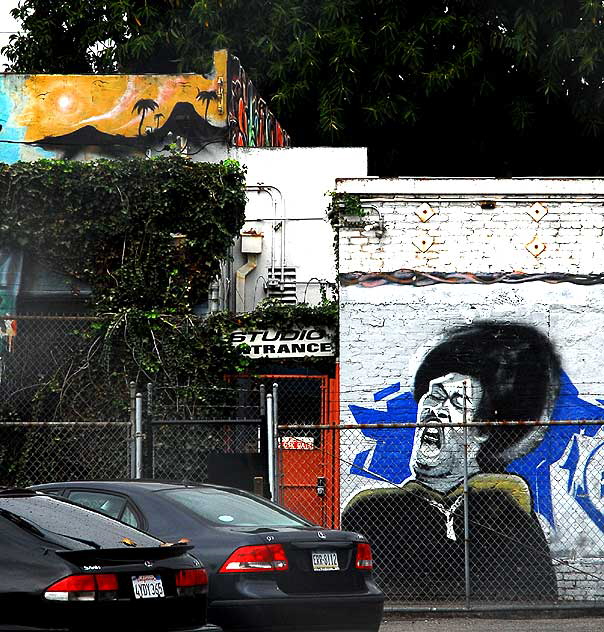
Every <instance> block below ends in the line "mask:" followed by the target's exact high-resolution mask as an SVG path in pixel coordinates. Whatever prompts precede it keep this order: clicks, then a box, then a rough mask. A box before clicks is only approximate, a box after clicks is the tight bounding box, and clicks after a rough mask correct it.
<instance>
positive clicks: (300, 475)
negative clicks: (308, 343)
mask: <svg viewBox="0 0 604 632" xmlns="http://www.w3.org/2000/svg"><path fill="white" fill-rule="evenodd" d="M263 380H266V381H267V382H268V383H270V384H272V385H274V386H273V392H274V393H275V394H276V397H275V401H276V406H275V437H276V439H275V442H274V443H275V447H276V455H277V456H276V463H277V465H276V480H277V490H278V491H277V501H278V502H279V503H280V504H282V505H283V506H285V507H287V508H289V509H292V510H293V511H295V512H296V513H299V514H300V515H302V516H304V517H305V518H307V519H308V520H310V521H311V522H313V523H315V524H318V525H321V526H324V527H332V528H337V527H338V526H339V515H340V492H339V480H340V475H339V458H338V455H339V433H338V431H337V430H333V429H326V428H325V427H326V426H328V425H329V424H332V423H333V422H334V421H336V422H337V419H338V410H339V409H338V406H339V403H338V398H339V396H338V387H337V385H338V382H337V378H336V377H333V378H332V377H328V376H326V375H270V376H263ZM304 424H307V425H310V426H314V427H312V428H306V429H296V430H293V429H291V430H290V428H289V426H290V425H304Z"/></svg>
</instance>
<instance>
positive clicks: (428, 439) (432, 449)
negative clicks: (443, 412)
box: [419, 428, 443, 458]
mask: <svg viewBox="0 0 604 632" xmlns="http://www.w3.org/2000/svg"><path fill="white" fill-rule="evenodd" d="M441 435H442V430H440V429H439V428H423V429H422V430H421V433H420V435H419V450H420V451H421V452H422V454H423V455H425V456H426V457H428V458H434V457H436V456H437V455H438V454H439V452H440V449H441V447H442V444H443V442H442V438H441Z"/></svg>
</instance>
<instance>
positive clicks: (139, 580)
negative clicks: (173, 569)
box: [132, 575, 165, 599]
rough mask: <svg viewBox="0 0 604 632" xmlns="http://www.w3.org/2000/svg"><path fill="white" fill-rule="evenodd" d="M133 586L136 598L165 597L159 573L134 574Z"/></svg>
mask: <svg viewBox="0 0 604 632" xmlns="http://www.w3.org/2000/svg"><path fill="white" fill-rule="evenodd" d="M132 587H133V588H134V597H135V598H136V599H154V598H157V597H164V596H165V595H164V585H163V584H162V581H161V577H160V576H159V575H133V576H132Z"/></svg>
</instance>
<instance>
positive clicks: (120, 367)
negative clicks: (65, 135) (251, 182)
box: [0, 157, 337, 421]
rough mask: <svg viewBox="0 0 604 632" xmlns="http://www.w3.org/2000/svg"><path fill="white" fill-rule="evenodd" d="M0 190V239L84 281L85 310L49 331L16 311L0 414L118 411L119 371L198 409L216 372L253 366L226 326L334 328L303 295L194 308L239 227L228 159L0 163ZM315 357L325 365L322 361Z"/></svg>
mask: <svg viewBox="0 0 604 632" xmlns="http://www.w3.org/2000/svg"><path fill="white" fill-rule="evenodd" d="M0 196H1V197H2V199H3V200H4V204H3V205H2V207H1V208H0V248H2V249H14V248H21V249H22V250H23V251H24V252H25V253H28V254H29V256H31V257H35V258H37V259H38V260H40V261H42V262H43V263H44V264H45V265H47V266H49V267H50V268H51V269H53V270H55V271H57V272H60V273H63V274H65V275H67V276H68V277H69V278H71V279H77V280H79V281H83V282H85V283H86V284H88V286H89V287H90V288H91V296H90V300H89V305H88V308H89V312H88V316H89V317H88V318H87V319H82V320H78V321H74V322H73V323H71V324H69V325H68V326H66V327H63V329H62V330H61V334H60V335H56V336H55V335H50V334H45V333H44V331H50V330H48V329H45V330H44V331H38V330H37V329H36V327H37V325H36V324H35V323H30V322H27V323H26V322H25V321H23V323H22V324H23V327H21V326H20V329H19V334H18V336H17V341H16V344H15V352H14V353H13V354H10V357H8V358H7V361H6V362H5V363H4V367H3V368H4V379H3V381H2V383H1V384H0V390H3V391H7V389H8V390H9V391H10V390H11V389H12V391H14V392H17V391H18V392H19V395H18V396H17V397H14V396H12V395H10V393H5V394H8V395H10V396H5V397H3V399H2V402H1V403H0V420H9V419H10V420H39V421H52V420H57V419H62V420H67V419H73V420H90V421H98V420H107V419H111V418H124V414H125V413H126V411H127V408H128V405H129V400H128V384H129V383H130V382H131V381H134V382H137V383H138V384H139V385H144V384H146V383H148V382H151V383H154V384H155V385H156V386H158V387H161V388H164V389H165V390H166V392H167V391H171V393H172V396H171V399H172V400H174V401H176V400H178V401H179V402H186V403H187V406H189V405H190V404H192V405H194V407H195V409H196V413H197V414H202V413H203V411H202V408H203V406H206V405H207V406H215V405H216V404H219V403H220V398H221V397H222V395H221V393H222V391H221V389H220V386H221V385H223V384H224V382H223V380H224V376H225V375H233V374H237V373H242V372H246V373H249V372H252V373H253V372H255V371H262V369H263V361H255V362H252V361H250V360H249V358H248V356H247V355H246V354H245V349H243V348H237V347H233V346H232V345H231V344H230V342H229V334H230V333H231V332H232V331H234V330H235V329H256V328H261V327H266V328H269V327H275V328H284V329H288V328H291V327H296V326H315V327H328V328H331V329H335V327H336V323H337V306H336V304H335V303H334V302H333V301H329V300H327V297H325V300H324V301H323V303H322V304H321V305H319V306H315V307H312V306H308V305H296V306H283V305H280V304H278V303H274V302H270V301H268V302H265V303H264V304H261V306H260V307H259V308H258V309H257V310H255V311H254V312H251V313H249V314H240V315H236V314H232V313H217V314H214V315H210V316H204V317H200V316H195V315H194V312H195V309H194V308H195V306H197V305H198V304H199V303H201V302H203V301H204V300H205V298H206V296H207V290H208V287H209V285H210V283H211V281H212V280H213V278H214V277H215V276H216V274H217V273H218V271H219V266H220V262H221V261H222V260H224V259H225V258H226V257H228V256H229V249H230V246H231V244H232V243H233V239H234V238H235V237H236V236H237V235H238V233H239V230H240V229H241V226H242V225H243V221H244V211H245V203H246V197H245V173H244V170H243V169H242V168H241V167H240V166H239V165H238V164H237V163H236V162H234V161H224V162H222V163H220V164H206V163H195V162H191V161H189V160H186V159H183V158H180V157H168V158H165V157H164V158H157V159H151V160H145V159H132V160H124V161H119V160H111V161H107V160H100V161H94V162H74V161H60V160H42V161H38V162H32V163H15V164H13V165H10V166H9V165H1V166H0ZM44 327H47V325H44ZM28 328H29V331H30V332H34V333H31V335H29V336H28V335H27V333H26V332H27V330H28ZM34 330H35V331H34ZM34 340H35V344H33V343H32V341H34ZM28 341H29V342H28ZM28 345H29V347H36V348H35V349H34V348H30V349H28V348H27V347H28ZM38 347H40V348H43V349H44V356H43V357H44V360H43V362H38V365H40V364H44V368H43V370H40V368H39V366H34V365H33V364H32V368H31V370H24V368H23V366H22V365H23V357H24V356H23V354H25V353H27V354H29V356H32V357H33V355H35V354H36V353H37V348H38ZM49 358H50V359H51V360H50V361H49V360H48V359H49ZM264 364H265V363H264ZM303 364H304V366H306V367H308V366H309V365H310V366H312V362H310V363H309V361H308V360H304V361H303ZM316 366H318V367H319V366H320V367H321V368H322V369H323V370H329V368H330V367H331V366H333V360H331V359H329V360H327V361H326V360H324V359H323V360H317V361H316ZM17 373H19V375H20V376H21V377H20V379H21V380H22V381H24V384H19V383H16V382H15V381H14V380H15V378H14V376H15V375H16V374H17ZM200 407H202V408H200Z"/></svg>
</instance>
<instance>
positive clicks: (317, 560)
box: [312, 551, 340, 571]
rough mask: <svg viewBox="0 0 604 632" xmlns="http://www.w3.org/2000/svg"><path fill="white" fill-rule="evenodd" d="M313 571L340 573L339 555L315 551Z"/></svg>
mask: <svg viewBox="0 0 604 632" xmlns="http://www.w3.org/2000/svg"><path fill="white" fill-rule="evenodd" d="M312 569H313V571H339V570H340V567H339V566H338V554H337V553H333V552H331V551H329V552H327V551H322V552H320V553H319V552H318V551H313V554H312Z"/></svg>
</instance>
